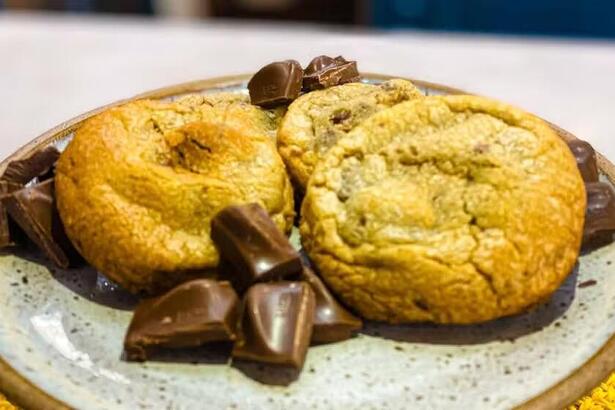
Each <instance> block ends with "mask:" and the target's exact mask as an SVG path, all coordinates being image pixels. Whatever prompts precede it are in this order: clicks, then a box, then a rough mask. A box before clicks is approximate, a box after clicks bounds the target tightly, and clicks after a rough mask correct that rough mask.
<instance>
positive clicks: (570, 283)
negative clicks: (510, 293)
mask: <svg viewBox="0 0 615 410" xmlns="http://www.w3.org/2000/svg"><path fill="white" fill-rule="evenodd" d="M578 266H579V265H578V263H577V264H576V265H575V267H574V269H573V271H572V272H571V273H570V275H569V276H568V278H567V279H566V280H565V281H564V283H563V284H562V286H560V287H559V289H558V290H557V291H555V293H554V294H553V295H552V296H551V298H550V299H549V300H548V301H547V302H545V303H542V304H541V305H538V306H537V307H535V308H534V309H532V310H530V311H529V312H526V313H523V314H520V315H515V316H510V317H505V318H501V319H497V320H494V321H491V322H487V323H481V324H477V325H435V324H427V323H426V324H410V325H387V324H384V323H377V322H367V323H366V324H365V327H364V328H363V330H361V333H363V334H366V335H370V336H376V337H382V338H385V339H391V340H396V341H401V342H412V343H431V344H454V345H463V344H480V343H488V342H492V341H510V342H513V341H514V340H515V339H517V338H518V337H521V336H524V335H527V334H530V333H534V332H537V331H539V330H541V329H542V328H544V327H546V326H548V325H549V324H551V323H553V322H554V321H556V320H557V319H559V318H560V317H561V316H563V315H564V313H565V312H566V311H567V310H568V308H569V307H570V305H571V304H572V301H573V300H574V295H575V289H576V287H577V275H578Z"/></svg>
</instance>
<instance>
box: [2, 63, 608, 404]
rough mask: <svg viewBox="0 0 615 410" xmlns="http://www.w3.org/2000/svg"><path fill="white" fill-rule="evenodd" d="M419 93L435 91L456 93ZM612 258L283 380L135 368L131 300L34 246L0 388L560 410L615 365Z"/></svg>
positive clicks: (194, 354) (206, 366) (219, 352)
mask: <svg viewBox="0 0 615 410" xmlns="http://www.w3.org/2000/svg"><path fill="white" fill-rule="evenodd" d="M366 77H367V79H368V81H373V82H377V81H380V80H381V79H383V78H385V77H383V76H378V75H367V76H366ZM247 78H248V77H245V76H243V77H235V78H224V79H214V80H205V81H201V82H194V83H188V84H183V85H180V86H174V87H169V88H166V89H162V90H157V91H154V92H152V93H148V94H147V96H151V97H159V98H173V97H175V96H177V95H181V94H183V93H186V92H191V91H198V92H217V91H233V92H245V82H246V80H247ZM417 84H418V85H420V86H421V88H422V89H423V90H424V91H426V92H427V93H429V94H437V93H448V92H456V90H454V89H450V88H447V87H443V86H437V85H433V84H428V83H422V82H417ZM90 115H92V113H89V114H85V115H84V116H81V117H79V118H77V119H75V120H71V121H69V122H67V123H65V124H63V125H61V126H59V127H58V128H56V129H54V130H51V131H50V132H48V133H46V134H44V135H43V136H41V137H39V138H38V139H36V140H35V141H33V142H32V143H30V144H29V145H28V146H26V147H24V148H23V149H21V150H20V151H18V152H17V153H15V154H14V158H18V157H22V156H24V155H27V154H28V152H30V151H32V150H34V149H36V148H38V147H42V146H45V145H48V144H55V145H56V146H57V147H58V148H60V149H62V148H63V147H64V146H65V145H66V144H67V142H68V141H69V139H70V137H71V133H72V131H73V130H74V129H75V128H76V127H77V126H78V124H79V122H80V121H82V120H83V119H85V118H87V117H88V116H90ZM562 132H563V131H562ZM564 137H565V138H570V136H569V134H566V135H564ZM599 163H600V166H601V168H602V171H603V175H602V178H604V179H605V180H608V177H607V175H613V168H612V167H613V166H612V165H611V164H610V163H608V161H606V160H604V158H602V157H600V160H599ZM3 164H4V165H2V167H3V166H5V165H6V161H5V162H4V163H3ZM293 239H294V242H295V243H298V238H296V237H295V238H293ZM612 261H615V245H609V246H606V247H603V248H601V249H598V250H596V251H594V252H591V253H589V254H586V255H583V256H582V257H581V258H580V259H579V263H578V266H577V268H576V269H575V270H574V272H572V273H571V275H570V276H569V278H568V279H567V280H566V282H565V284H564V285H563V286H562V287H561V288H560V289H559V290H558V291H557V292H556V293H555V295H554V296H553V297H552V298H551V300H549V301H548V303H546V304H544V305H542V306H540V307H538V308H537V309H535V310H533V311H531V312H529V313H526V314H523V315H520V316H515V317H511V318H505V319H501V320H497V321H494V322H491V323H488V324H482V325H475V326H434V325H408V326H388V325H382V324H374V323H369V324H367V326H366V328H365V329H364V330H363V331H362V332H361V334H359V335H358V336H357V337H356V338H353V339H351V340H348V341H345V342H341V343H335V344H330V345H322V346H316V347H312V348H310V350H309V352H308V357H307V361H306V364H305V367H304V369H303V372H302V373H301V374H300V375H299V377H298V378H297V379H295V380H294V379H293V378H294V376H295V375H292V374H288V373H284V372H282V371H279V372H272V371H268V370H265V369H263V368H261V367H259V366H243V367H233V366H230V365H229V364H228V350H229V349H228V346H226V345H215V346H211V347H205V348H199V349H194V350H189V351H182V352H177V353H168V354H165V355H163V356H160V357H159V358H157V360H156V361H153V362H148V363H145V364H138V363H129V362H126V361H123V360H122V340H123V337H124V332H125V330H126V328H127V326H128V323H129V321H130V318H131V309H132V308H133V307H134V306H135V304H136V299H135V298H134V297H133V296H131V295H130V294H128V293H126V292H125V291H123V290H122V289H121V288H118V287H117V286H116V285H114V284H113V283H111V282H109V281H108V280H107V279H106V278H105V277H104V276H102V275H100V274H99V273H97V272H96V271H94V270H93V269H92V268H83V269H79V270H60V269H56V268H53V267H51V265H50V264H49V263H47V262H46V261H45V260H44V259H43V258H42V257H41V256H40V255H39V254H38V253H37V252H36V251H35V250H16V251H10V252H5V253H3V254H1V255H0V277H1V278H2V280H1V281H0V301H2V304H1V305H0V317H1V318H2V320H0V390H4V391H5V393H6V394H7V395H8V396H9V397H10V398H13V400H16V401H17V402H21V403H22V404H24V405H29V406H35V405H37V404H38V405H39V408H43V407H45V408H62V406H63V405H68V406H70V407H76V408H88V409H140V408H142V409H193V408H212V409H214V408H215V409H264V408H266V409H290V408H292V409H330V408H337V409H339V408H343V409H347V410H350V409H387V408H391V409H401V408H426V409H451V408H468V409H469V408H471V409H506V408H512V407H515V406H520V405H525V406H526V407H528V408H553V407H554V406H558V407H561V406H563V405H565V404H566V403H568V402H569V401H571V400H574V399H575V398H577V397H579V396H580V395H582V394H583V393H584V392H585V391H586V390H587V389H589V388H590V387H592V385H595V384H597V383H599V381H600V380H601V378H603V377H604V376H605V375H606V374H607V373H608V371H609V370H612V369H613V366H614V364H613V361H614V360H613V359H612V357H613V356H615V355H613V354H609V352H611V353H612V352H613V350H614V349H613V345H614V344H615V342H614V341H612V340H610V339H611V338H612V336H613V334H614V333H615V317H614V312H615V274H614V271H615V266H614V265H612V264H611V263H612ZM263 381H264V382H267V383H262V382H263ZM43 393H44V394H43ZM47 395H48V396H47ZM41 400H44V402H41ZM43 403H44V404H43Z"/></svg>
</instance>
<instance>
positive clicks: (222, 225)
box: [211, 204, 302, 293]
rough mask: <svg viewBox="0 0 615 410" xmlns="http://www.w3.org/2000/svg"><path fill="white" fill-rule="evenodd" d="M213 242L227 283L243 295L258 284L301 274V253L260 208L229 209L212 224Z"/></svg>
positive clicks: (241, 207) (219, 214) (221, 212)
mask: <svg viewBox="0 0 615 410" xmlns="http://www.w3.org/2000/svg"><path fill="white" fill-rule="evenodd" d="M211 239H212V240H213V241H214V244H215V245H216V247H217V248H218V251H219V252H220V256H221V258H222V259H225V260H226V261H227V262H229V263H230V264H231V265H232V266H233V268H234V270H233V271H231V272H229V271H228V270H227V269H225V272H221V273H222V274H224V275H225V276H224V279H228V280H230V281H231V282H232V283H233V286H235V289H237V290H238V291H239V292H240V293H241V292H243V291H244V290H245V289H247V288H248V287H249V286H250V285H251V284H253V283H255V282H265V281H270V280H274V279H282V278H285V277H288V276H291V275H296V274H299V273H300V272H301V270H302V266H301V257H300V256H299V253H298V252H297V251H296V250H295V249H294V248H293V247H292V246H291V244H290V243H289V242H288V238H286V236H285V235H284V234H283V233H282V232H281V231H280V230H279V229H278V227H277V226H276V225H275V223H274V222H273V221H272V220H271V218H270V217H269V215H268V214H267V211H265V210H264V209H263V208H261V207H260V206H259V205H258V204H248V205H242V206H230V207H228V208H225V209H223V210H222V211H220V212H219V213H218V214H217V215H216V216H215V217H214V219H213V220H212V222H211Z"/></svg>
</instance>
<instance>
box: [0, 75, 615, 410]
mask: <svg viewBox="0 0 615 410" xmlns="http://www.w3.org/2000/svg"><path fill="white" fill-rule="evenodd" d="M361 74H362V75H363V76H364V77H367V78H370V79H375V80H389V79H392V78H402V79H406V80H409V81H412V82H413V83H414V84H417V85H419V86H421V87H428V88H433V89H436V90H439V91H442V92H444V93H448V94H464V93H465V94H468V93H467V92H465V91H462V90H460V89H457V88H454V87H450V86H447V85H443V84H438V83H432V82H428V81H423V80H417V79H413V78H408V77H402V76H394V75H385V74H377V73H369V72H364V73H361ZM250 77H251V74H238V75H230V76H220V77H211V78H206V79H202V80H195V81H188V82H183V83H178V84H173V85H170V86H166V87H161V88H156V89H153V90H150V91H147V92H144V93H140V94H137V95H135V96H133V97H130V98H125V99H121V100H118V101H115V102H112V103H110V104H106V105H103V106H101V107H98V108H95V109H93V110H90V111H87V112H85V113H83V114H80V115H77V116H75V117H73V118H71V119H70V120H68V121H65V122H62V123H60V124H59V125H57V126H55V127H53V128H51V129H49V130H48V131H46V132H44V133H42V134H41V135H39V136H38V137H36V138H34V139H33V140H31V141H29V142H27V143H26V144H24V145H23V146H21V147H20V148H18V149H17V150H16V151H15V152H13V154H11V155H9V156H8V157H6V158H5V159H3V160H2V161H1V162H0V172H2V171H4V169H5V168H6V166H7V164H8V163H9V161H13V160H16V159H21V158H23V157H24V156H25V155H26V154H27V153H29V152H32V151H33V150H35V149H37V148H39V147H40V146H43V145H47V144H49V143H50V142H53V141H55V140H58V139H61V138H63V137H64V136H66V135H68V134H70V133H71V132H73V131H74V130H75V129H76V128H77V127H78V126H79V125H80V124H81V123H82V122H83V121H85V120H86V119H88V118H90V117H92V116H94V115H97V114H99V113H101V112H102V111H104V110H107V109H109V108H112V107H116V106H118V105H121V104H125V103H127V102H131V101H134V100H139V99H144V98H153V99H158V98H165V97H169V96H174V95H180V94H185V93H191V92H200V91H203V90H205V89H208V88H222V87H226V86H234V85H239V84H242V83H244V82H246V81H247V80H249V79H250ZM547 123H548V124H549V125H550V126H551V127H552V128H553V129H554V130H555V131H556V132H557V133H558V134H559V135H560V137H562V138H563V139H564V140H567V141H571V140H575V139H577V137H575V136H574V135H573V134H572V133H570V132H568V131H566V130H564V129H562V128H561V127H559V126H557V125H555V124H553V123H550V122H548V121H547ZM596 156H597V162H598V167H599V168H600V170H601V171H602V172H603V173H604V174H606V176H607V178H608V179H609V181H610V182H611V183H614V184H615V165H613V164H612V163H611V162H610V161H609V160H608V159H607V158H606V157H604V156H603V155H602V154H600V153H599V152H596ZM613 369H615V333H614V334H613V335H611V337H610V338H609V339H608V340H607V341H606V342H605V344H604V345H603V346H602V347H601V348H600V349H598V350H597V351H596V352H595V353H594V355H593V356H592V357H591V358H589V359H588V360H587V361H586V362H585V363H583V364H582V365H581V366H579V367H578V368H576V369H574V370H573V371H572V372H571V373H570V374H568V375H567V376H566V377H564V378H563V379H562V380H560V381H559V382H558V383H557V384H555V385H553V386H551V387H549V388H547V389H546V390H545V391H543V392H541V393H540V394H538V395H537V396H535V397H533V398H531V399H529V400H528V401H526V402H524V403H522V404H521V405H519V406H517V407H516V409H520V410H521V409H522V410H547V409H552V408H564V407H565V406H567V405H569V404H571V403H573V402H574V401H575V400H577V399H579V398H580V397H582V396H583V395H584V394H585V393H587V392H589V391H590V390H591V389H592V388H594V387H595V386H596V385H597V384H598V383H599V382H601V381H602V380H604V379H605V378H606V377H607V376H608V375H609V374H610V373H611V372H612V371H613ZM0 391H1V392H2V393H3V394H4V395H5V396H6V397H7V398H8V399H9V400H11V402H12V403H14V404H16V405H18V406H20V407H22V408H46V409H50V410H68V409H71V407H70V406H69V405H68V404H66V403H64V402H63V401H61V400H59V399H57V398H55V397H53V396H52V395H51V394H49V393H47V392H45V391H44V390H43V389H41V388H40V387H38V386H36V385H35V384H34V383H33V382H31V381H30V380H28V379H27V378H26V377H24V376H23V375H21V374H19V373H18V372H17V371H16V370H15V369H13V368H12V367H11V366H10V365H9V364H8V363H7V362H6V360H5V359H4V358H3V357H2V356H0Z"/></svg>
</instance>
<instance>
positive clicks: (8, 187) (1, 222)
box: [0, 180, 22, 248]
mask: <svg viewBox="0 0 615 410" xmlns="http://www.w3.org/2000/svg"><path fill="white" fill-rule="evenodd" d="M21 188H22V186H21V185H20V184H16V183H14V182H9V181H2V180H0V198H1V197H3V196H5V195H7V194H10V193H11V192H13V191H17V190H18V189H21ZM10 225H11V224H10V222H9V218H8V214H7V212H6V208H5V207H4V205H2V203H1V202H0V248H4V247H5V246H9V245H12V244H13V238H12V236H14V235H11V231H13V233H14V229H15V228H14V227H13V228H11V226H10Z"/></svg>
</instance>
